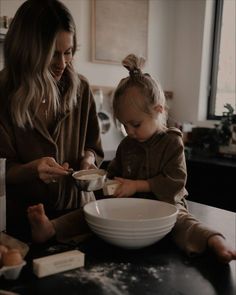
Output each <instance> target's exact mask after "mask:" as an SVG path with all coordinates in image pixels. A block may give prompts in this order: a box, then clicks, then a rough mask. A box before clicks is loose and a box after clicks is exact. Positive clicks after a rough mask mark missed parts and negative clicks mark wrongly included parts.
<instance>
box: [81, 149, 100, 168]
mask: <svg viewBox="0 0 236 295" xmlns="http://www.w3.org/2000/svg"><path fill="white" fill-rule="evenodd" d="M80 169H81V170H88V169H97V166H96V165H95V156H94V153H93V152H91V151H85V154H84V157H83V159H82V161H81V162H80Z"/></svg>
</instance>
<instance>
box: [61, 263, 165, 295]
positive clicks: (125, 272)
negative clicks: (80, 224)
mask: <svg viewBox="0 0 236 295" xmlns="http://www.w3.org/2000/svg"><path fill="white" fill-rule="evenodd" d="M137 267H138V272H137ZM169 270H170V268H169V267H157V266H148V267H143V266H141V267H140V266H136V269H135V267H134V266H133V265H131V264H130V263H113V262H111V263H104V264H100V265H99V266H92V267H90V268H89V267H88V268H86V269H85V268H79V269H76V270H74V271H71V272H66V273H64V274H62V276H63V277H64V278H67V280H68V283H72V281H73V283H76V282H79V283H84V284H86V283H93V284H95V285H96V286H97V287H99V288H101V289H102V291H103V293H104V294H107V295H128V294H129V292H128V289H129V286H131V285H132V284H133V285H135V283H136V282H138V281H141V280H142V278H144V277H147V276H148V277H149V278H151V279H153V280H155V281H156V282H158V283H161V282H162V281H163V278H162V277H163V274H164V273H165V272H167V271H169Z"/></svg>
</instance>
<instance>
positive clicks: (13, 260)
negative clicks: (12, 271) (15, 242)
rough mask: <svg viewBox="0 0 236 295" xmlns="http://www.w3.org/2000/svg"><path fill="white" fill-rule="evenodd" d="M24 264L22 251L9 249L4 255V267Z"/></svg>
mask: <svg viewBox="0 0 236 295" xmlns="http://www.w3.org/2000/svg"><path fill="white" fill-rule="evenodd" d="M22 262H23V258H22V256H21V254H20V251H19V250H17V249H9V250H8V251H7V252H5V253H3V255H2V263H3V265H4V266H13V265H18V264H21V263H22Z"/></svg>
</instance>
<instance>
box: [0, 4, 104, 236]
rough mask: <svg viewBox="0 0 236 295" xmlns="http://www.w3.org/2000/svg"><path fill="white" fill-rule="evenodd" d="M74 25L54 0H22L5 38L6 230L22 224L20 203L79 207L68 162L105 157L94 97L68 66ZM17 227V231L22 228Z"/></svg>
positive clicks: (82, 164)
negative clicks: (23, 0)
mask: <svg viewBox="0 0 236 295" xmlns="http://www.w3.org/2000/svg"><path fill="white" fill-rule="evenodd" d="M76 48H77V40H76V28H75V24H74V21H73V18H72V16H71V14H70V12H69V11H68V9H67V8H66V7H65V6H64V5H63V4H62V3H61V2H59V1H57V0H44V1H37V0H28V1H25V2H24V3H23V4H22V5H21V7H20V8H19V9H18V11H17V12H16V14H15V17H14V18H13V20H12V22H11V25H10V27H9V30H8V33H7V35H6V39H5V42H4V63H5V64H4V68H3V70H2V71H1V72H0V138H1V142H0V157H5V158H6V159H7V168H6V182H7V230H8V232H9V233H14V234H16V230H15V229H16V228H15V226H16V224H17V226H18V229H19V223H20V224H21V225H22V226H21V227H22V231H25V226H26V222H27V218H26V208H27V207H28V206H29V205H33V204H37V203H39V202H41V203H43V204H44V206H45V209H46V212H47V214H49V216H51V217H53V216H55V214H56V215H58V214H57V213H58V212H60V213H61V211H62V210H64V209H74V208H78V207H80V204H81V193H80V192H79V191H78V190H77V188H76V187H75V186H74V184H73V181H72V179H71V177H70V174H69V169H71V168H72V169H74V170H78V169H89V168H94V167H95V166H96V165H99V164H100V161H101V159H102V157H103V152H102V148H101V140H100V135H99V125H98V120H97V115H96V108H95V103H94V100H93V96H92V93H91V90H90V87H89V84H88V82H87V80H86V79H85V78H84V77H83V76H81V75H77V74H76V72H75V70H74V68H73V64H72V62H73V56H74V54H75V52H76ZM18 229H17V233H18V234H19V233H20V234H22V233H21V232H20V231H19V230H18Z"/></svg>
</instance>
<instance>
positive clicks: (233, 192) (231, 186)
mask: <svg viewBox="0 0 236 295" xmlns="http://www.w3.org/2000/svg"><path fill="white" fill-rule="evenodd" d="M186 163H187V170H188V179H187V184H186V188H187V190H188V192H189V196H188V200H191V201H195V202H198V203H202V204H206V205H210V206H214V207H218V208H221V209H226V210H230V211H234V212H236V202H235V199H236V184H235V179H236V178H235V175H236V160H235V159H228V158H217V157H203V156H199V155H198V156H196V155H191V156H189V158H188V159H187V160H186Z"/></svg>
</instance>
